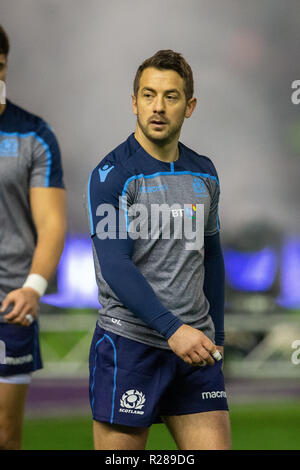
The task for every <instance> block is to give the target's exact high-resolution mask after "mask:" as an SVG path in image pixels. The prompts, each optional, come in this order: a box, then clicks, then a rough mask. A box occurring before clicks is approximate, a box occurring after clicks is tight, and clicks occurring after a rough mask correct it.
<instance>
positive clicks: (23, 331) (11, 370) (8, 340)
mask: <svg viewBox="0 0 300 470" xmlns="http://www.w3.org/2000/svg"><path fill="white" fill-rule="evenodd" d="M0 349H1V354H0V357H1V360H0V377H8V376H12V375H19V374H29V373H30V372H33V371H35V370H38V369H41V368H42V367H43V365H42V359H41V352H40V344H39V327H38V322H37V321H34V322H33V323H32V324H31V325H30V326H28V327H27V326H20V325H12V324H8V323H0ZM3 362H4V363H3Z"/></svg>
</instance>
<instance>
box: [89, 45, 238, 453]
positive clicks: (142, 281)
mask: <svg viewBox="0 0 300 470" xmlns="http://www.w3.org/2000/svg"><path fill="white" fill-rule="evenodd" d="M195 106H196V98H194V97H193V75H192V70H191V68H190V66H189V65H188V64H187V62H186V61H185V60H184V58H183V57H182V56H181V55H180V54H178V53H176V52H173V51H171V50H162V51H158V52H157V53H156V54H155V55H154V56H153V57H151V58H149V59H147V60H146V61H144V62H143V64H142V65H141V66H140V67H139V69H138V71H137V74H136V77H135V81H134V94H133V95H132V108H133V112H134V114H135V115H136V116H137V123H136V130H135V133H132V134H131V135H130V136H129V138H128V139H127V140H126V141H125V142H123V143H122V144H120V145H119V146H118V147H117V148H115V149H114V150H113V151H112V152H110V153H109V154H108V155H107V156H106V157H105V158H104V159H103V160H102V161H101V162H100V163H99V164H98V166H97V167H96V168H95V169H94V170H93V172H92V173H91V176H90V180H89V186H88V202H89V214H90V229H91V236H92V240H93V252H94V260H95V270H96V278H97V283H98V287H99V300H100V303H101V304H102V307H103V308H102V309H101V310H100V311H99V319H98V323H97V325H96V330H95V333H94V337H93V340H92V345H91V350H90V402H91V408H92V413H93V419H94V444H95V448H96V449H127V450H128V449H132V450H133V449H144V448H145V446H146V441H147V436H148V431H149V427H150V425H151V424H152V423H155V422H160V421H161V420H163V421H164V422H165V423H166V425H167V426H168V428H169V430H170V432H171V434H172V436H173V438H174V440H175V442H176V443H177V446H178V447H179V448H180V449H229V448H230V447H231V443H230V424H229V415H228V405H227V398H226V392H225V388H224V377H223V372H222V356H223V344H224V277H225V273H224V261H223V255H222V249H221V245H220V237H219V220H218V201H219V180H218V175H217V172H216V170H215V167H214V165H213V163H212V161H211V160H210V159H209V158H207V157H204V156H202V155H199V154H198V153H196V152H195V151H193V150H191V149H189V148H188V147H187V146H185V145H183V144H182V143H181V142H179V136H180V131H181V127H182V124H183V121H184V119H185V118H189V117H190V116H191V115H192V113H193V111H194V108H195ZM136 204H139V205H140V206H139V207H138V208H137V206H136V208H137V213H139V215H138V223H137V225H136V226H135V225H134V222H136V220H137V219H135V220H134V217H135V214H136V213H135V212H134V211H132V209H133V207H134V206H135V205H136ZM163 204H164V205H165V206H164V207H163V206H162V205H163ZM159 205H161V207H162V208H163V210H162V212H163V214H160V215H163V216H164V215H167V216H168V217H169V219H168V220H169V223H170V225H169V228H170V236H165V235H166V232H165V233H163V230H164V229H165V228H166V227H167V225H166V227H164V226H162V227H161V228H159V229H156V228H155V226H154V225H153V220H154V219H153V218H152V211H153V213H155V210H157V207H158V206H159ZM114 215H115V216H116V217H115V216H114ZM150 215H151V218H150ZM156 220H159V219H156ZM189 224H190V225H189ZM138 227H139V228H138ZM186 227H189V228H187V232H184V233H185V236H177V235H178V233H181V234H182V233H183V229H185V228H186ZM142 228H143V230H144V232H143V236H141V232H142ZM179 229H180V230H181V231H180V230H179ZM139 230H140V233H139ZM178 230H179V231H178ZM137 235H138V236H137ZM192 235H194V238H196V241H195V242H193V243H191V244H189V243H188V240H192V238H193V237H192ZM204 268H205V272H204Z"/></svg>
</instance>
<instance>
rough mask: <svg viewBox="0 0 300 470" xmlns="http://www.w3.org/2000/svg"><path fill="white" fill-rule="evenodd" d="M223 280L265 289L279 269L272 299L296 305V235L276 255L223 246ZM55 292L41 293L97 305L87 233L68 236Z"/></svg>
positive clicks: (299, 282)
mask: <svg viewBox="0 0 300 470" xmlns="http://www.w3.org/2000/svg"><path fill="white" fill-rule="evenodd" d="M224 261H225V266H226V280H227V282H228V284H229V286H230V287H231V288H232V289H234V290H237V291H242V292H268V291H269V289H271V287H272V286H273V283H274V281H275V277H276V273H277V272H278V270H279V269H280V287H281V290H280V295H279V297H278V298H277V299H276V302H277V303H278V304H279V305H280V306H282V307H286V308H297V307H300V239H299V238H297V239H288V240H286V242H285V243H284V245H283V247H282V256H281V258H280V265H279V257H278V255H277V254H276V252H275V250H273V249H271V248H269V247H266V248H264V249H262V250H260V251H257V252H251V253H249V252H240V251H236V250H232V249H224ZM57 290H58V292H57V293H56V294H49V295H45V296H44V297H42V301H43V302H44V303H46V304H50V305H54V306H56V307H61V308H101V305H100V304H99V301H98V288H97V284H96V280H95V271H94V262H93V253H92V243H91V239H90V238H89V237H88V236H69V237H68V238H67V240H66V244H65V249H64V252H63V254H62V257H61V260H60V263H59V266H58V272H57Z"/></svg>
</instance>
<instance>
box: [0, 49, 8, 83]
mask: <svg viewBox="0 0 300 470" xmlns="http://www.w3.org/2000/svg"><path fill="white" fill-rule="evenodd" d="M6 70H7V57H6V55H5V54H0V80H2V81H3V82H5V79H6Z"/></svg>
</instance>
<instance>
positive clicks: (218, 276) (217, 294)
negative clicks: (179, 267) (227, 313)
mask: <svg viewBox="0 0 300 470" xmlns="http://www.w3.org/2000/svg"><path fill="white" fill-rule="evenodd" d="M204 249H205V257H204V267H205V277H204V286H203V290H204V294H205V296H206V298H207V300H208V301H209V304H210V310H209V314H210V316H211V318H212V320H213V323H214V326H215V343H216V345H217V346H223V345H224V338H225V333H224V301H225V293H224V292H225V267H224V259H223V253H222V247H221V243H220V235H219V233H216V234H215V235H212V236H210V237H204Z"/></svg>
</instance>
